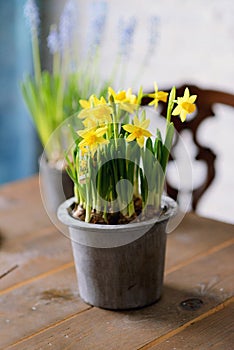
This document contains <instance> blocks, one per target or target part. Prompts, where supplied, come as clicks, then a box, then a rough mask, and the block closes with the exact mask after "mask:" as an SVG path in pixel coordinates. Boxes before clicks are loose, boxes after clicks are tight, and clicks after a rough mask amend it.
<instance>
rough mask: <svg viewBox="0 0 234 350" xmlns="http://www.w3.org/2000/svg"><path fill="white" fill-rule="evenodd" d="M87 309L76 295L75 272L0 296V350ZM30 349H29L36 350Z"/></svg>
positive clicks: (71, 269) (52, 277)
mask: <svg viewBox="0 0 234 350" xmlns="http://www.w3.org/2000/svg"><path fill="white" fill-rule="evenodd" d="M89 308H90V306H88V305H87V304H85V303H83V302H82V301H81V300H80V298H79V296H78V292H77V281H76V278H75V272H74V268H71V267H70V268H69V269H67V270H66V271H65V272H64V271H62V272H61V271H60V272H58V273H54V274H53V275H51V276H46V277H44V278H41V279H40V280H36V281H33V282H32V283H31V284H28V285H26V286H23V287H21V288H18V289H15V290H12V291H10V292H8V293H6V294H4V295H1V296H0V349H5V348H6V346H7V345H9V344H10V343H12V342H15V341H17V340H18V339H20V338H22V337H25V336H28V335H30V334H31V333H34V332H35V331H37V330H39V329H43V328H44V327H46V326H47V325H50V324H56V323H57V322H58V320H63V319H64V318H66V317H67V315H69V316H70V317H71V316H72V315H73V314H76V315H77V314H79V312H82V311H84V310H87V309H89ZM35 348H36V347H34V346H33V347H32V348H31V349H35Z"/></svg>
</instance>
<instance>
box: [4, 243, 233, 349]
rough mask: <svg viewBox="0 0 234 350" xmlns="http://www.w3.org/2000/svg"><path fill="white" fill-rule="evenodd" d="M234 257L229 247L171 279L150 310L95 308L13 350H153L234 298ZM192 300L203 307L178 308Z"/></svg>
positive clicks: (184, 268) (167, 281)
mask: <svg viewBox="0 0 234 350" xmlns="http://www.w3.org/2000/svg"><path fill="white" fill-rule="evenodd" d="M232 256H233V247H228V248H225V249H223V250H221V251H219V252H218V253H215V254H211V255H209V256H208V257H206V258H202V259H200V260H198V261H196V262H194V263H192V264H190V265H188V266H185V267H183V268H181V269H180V270H178V271H175V272H173V273H171V274H169V275H168V276H167V277H166V280H165V284H164V292H163V297H162V299H161V300H160V301H159V302H158V303H156V304H154V305H152V306H150V307H147V308H144V309H141V310H134V311H122V312H113V311H108V310H104V309H98V308H92V309H90V310H88V311H86V312H83V313H81V314H78V315H77V316H74V314H72V317H70V316H69V315H68V316H67V319H65V320H64V322H62V323H60V324H58V325H56V324H55V326H54V327H52V326H51V327H50V328H49V329H47V330H45V331H44V332H40V333H39V334H35V336H33V337H30V338H29V339H27V338H26V339H25V340H22V341H20V342H19V343H17V344H15V346H12V347H10V348H9V349H12V350H13V349H19V350H21V349H24V350H29V349H30V350H31V349H32V348H33V349H35V350H39V349H40V348H41V349H44V348H46V347H47V346H48V342H49V343H50V344H52V345H51V346H52V349H56V350H57V349H58V350H59V349H61V350H62V349H66V347H68V348H69V349H74V350H75V349H108V350H109V349H126V350H127V349H138V348H141V347H143V346H146V345H147V344H148V345H150V344H151V343H153V342H154V340H155V339H157V338H159V337H161V336H163V335H164V334H167V333H169V332H171V331H172V330H175V329H177V328H179V327H181V326H183V325H184V324H187V323H189V322H190V323H191V321H192V320H193V319H196V318H197V317H198V316H200V315H202V314H204V313H206V312H208V311H209V310H212V309H213V308H215V307H217V306H218V305H220V304H222V303H223V302H225V300H227V299H228V298H230V297H231V296H232V295H233V281H232V276H233V267H232V266H230V264H228V262H229V261H230V259H231V258H232ZM228 265H229V266H228ZM65 276H66V277H67V276H68V271H66V272H64V277H63V278H65ZM190 297H197V298H201V299H202V301H203V305H202V307H201V308H200V309H198V310H195V311H187V310H184V309H183V308H182V307H181V306H180V304H181V302H182V301H183V300H186V299H187V298H190ZM35 317H36V313H35ZM45 322H46V321H45ZM46 323H47V324H48V322H46ZM65 335H67V336H68V337H65ZM120 335H121V336H120Z"/></svg>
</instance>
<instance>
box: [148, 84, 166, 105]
mask: <svg viewBox="0 0 234 350" xmlns="http://www.w3.org/2000/svg"><path fill="white" fill-rule="evenodd" d="M148 96H149V97H152V98H153V101H151V102H150V103H149V106H154V108H155V109H156V108H157V107H158V102H159V101H162V102H167V96H168V92H164V91H158V85H157V84H156V83H154V93H153V94H149V95H148Z"/></svg>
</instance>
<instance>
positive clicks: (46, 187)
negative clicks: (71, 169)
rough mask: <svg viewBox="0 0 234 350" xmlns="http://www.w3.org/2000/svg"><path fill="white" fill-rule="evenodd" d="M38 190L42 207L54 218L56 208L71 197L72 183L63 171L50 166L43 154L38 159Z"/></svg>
mask: <svg viewBox="0 0 234 350" xmlns="http://www.w3.org/2000/svg"><path fill="white" fill-rule="evenodd" d="M39 165H40V190H41V196H42V199H43V202H44V206H45V208H46V210H47V211H48V213H49V214H50V215H52V216H53V215H54V216H56V214H57V210H58V207H59V205H60V204H61V203H63V202H64V201H65V200H66V199H68V198H71V197H72V196H73V187H74V185H73V182H72V180H71V179H70V177H69V175H68V174H67V172H66V170H65V169H63V170H62V169H58V168H56V167H55V166H51V165H50V163H49V162H48V161H47V159H46V157H45V155H44V154H43V155H42V156H41V158H40V159H39Z"/></svg>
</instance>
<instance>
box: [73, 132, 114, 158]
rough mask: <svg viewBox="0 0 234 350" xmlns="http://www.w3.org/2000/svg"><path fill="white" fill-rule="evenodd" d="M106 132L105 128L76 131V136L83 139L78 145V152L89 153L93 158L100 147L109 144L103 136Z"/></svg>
mask: <svg viewBox="0 0 234 350" xmlns="http://www.w3.org/2000/svg"><path fill="white" fill-rule="evenodd" d="M106 132H107V127H106V126H105V127H103V128H98V129H97V128H96V127H94V128H91V129H85V130H80V131H78V132H77V133H78V135H79V136H81V137H82V138H83V140H82V141H81V142H80V143H79V147H80V150H81V152H82V154H84V153H86V152H88V151H90V152H91V155H92V156H93V155H94V153H95V152H96V150H97V149H98V147H99V146H100V145H106V144H108V143H109V141H108V140H106V139H105V138H104V137H103V135H105V133H106Z"/></svg>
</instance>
